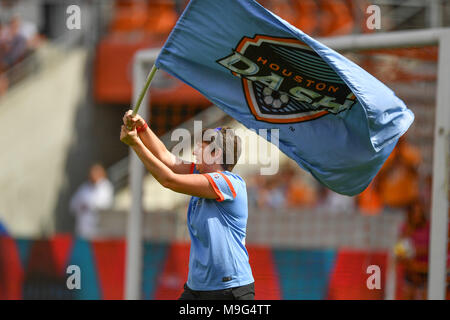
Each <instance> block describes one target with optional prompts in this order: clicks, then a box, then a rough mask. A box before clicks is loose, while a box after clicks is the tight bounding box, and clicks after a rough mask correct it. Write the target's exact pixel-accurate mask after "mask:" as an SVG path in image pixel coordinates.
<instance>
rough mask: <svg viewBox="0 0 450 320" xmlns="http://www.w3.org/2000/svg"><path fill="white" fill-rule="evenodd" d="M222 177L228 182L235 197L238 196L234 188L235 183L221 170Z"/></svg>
mask: <svg viewBox="0 0 450 320" xmlns="http://www.w3.org/2000/svg"><path fill="white" fill-rule="evenodd" d="M219 173H220V174H221V175H222V177H223V178H224V179H225V181H226V182H227V184H228V186H229V187H230V190H231V193H232V194H233V199H234V198H236V191H235V190H234V188H233V184H232V183H231V181H230V179H228V177H227V176H226V175H224V174H223V173H222V172H219Z"/></svg>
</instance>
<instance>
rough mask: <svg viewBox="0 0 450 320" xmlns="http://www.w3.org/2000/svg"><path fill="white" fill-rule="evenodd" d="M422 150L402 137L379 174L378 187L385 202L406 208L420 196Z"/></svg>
mask: <svg viewBox="0 0 450 320" xmlns="http://www.w3.org/2000/svg"><path fill="white" fill-rule="evenodd" d="M420 162H421V155H420V151H419V150H418V149H417V148H416V147H414V146H412V145H410V144H409V143H408V142H407V141H406V139H405V138H404V137H402V138H400V140H399V141H398V144H397V146H396V147H395V149H394V150H393V151H392V154H391V155H390V156H389V158H388V159H387V160H386V163H385V164H384V166H383V167H382V168H381V170H380V173H379V174H378V176H377V180H378V181H377V188H378V191H379V193H380V197H381V200H382V202H383V204H384V205H385V206H387V207H390V208H406V207H408V206H410V205H411V204H413V203H414V202H415V201H416V200H417V199H418V197H419V172H418V166H419V164H420Z"/></svg>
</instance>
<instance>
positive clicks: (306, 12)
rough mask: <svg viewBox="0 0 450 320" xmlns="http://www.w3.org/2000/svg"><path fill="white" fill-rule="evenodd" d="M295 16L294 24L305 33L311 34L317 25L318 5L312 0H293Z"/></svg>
mask: <svg viewBox="0 0 450 320" xmlns="http://www.w3.org/2000/svg"><path fill="white" fill-rule="evenodd" d="M293 5H294V8H295V11H297V17H296V19H295V21H294V23H293V24H294V25H295V26H296V27H297V28H299V29H300V30H302V31H303V32H305V33H307V34H313V33H314V31H315V30H316V29H317V26H318V25H319V19H318V18H317V17H318V15H319V7H318V5H317V3H316V2H315V1H314V0H293Z"/></svg>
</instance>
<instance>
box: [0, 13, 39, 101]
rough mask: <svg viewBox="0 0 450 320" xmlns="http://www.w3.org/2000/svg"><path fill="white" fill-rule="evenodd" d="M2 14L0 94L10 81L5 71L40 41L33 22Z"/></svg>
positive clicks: (0, 31) (0, 29) (0, 21)
mask: <svg viewBox="0 0 450 320" xmlns="http://www.w3.org/2000/svg"><path fill="white" fill-rule="evenodd" d="M2 16H6V17H7V18H5V17H3V18H1V19H0V96H1V95H3V94H4V93H5V92H6V90H7V89H8V87H9V84H10V82H11V81H12V80H11V79H10V77H9V76H8V74H7V73H6V71H8V69H10V68H11V67H13V66H14V65H15V64H17V63H18V62H20V61H21V60H22V59H23V58H25V56H26V55H27V54H29V53H30V52H32V51H33V50H35V49H36V48H37V47H38V46H39V44H40V43H41V38H40V35H39V34H38V30H37V27H36V25H35V24H34V23H31V22H27V21H22V20H21V19H20V17H19V16H18V15H16V14H7V15H2ZM6 21H7V22H6Z"/></svg>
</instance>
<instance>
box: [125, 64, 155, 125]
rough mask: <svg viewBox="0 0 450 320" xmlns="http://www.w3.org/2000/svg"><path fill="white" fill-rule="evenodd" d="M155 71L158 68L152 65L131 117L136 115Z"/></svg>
mask: <svg viewBox="0 0 450 320" xmlns="http://www.w3.org/2000/svg"><path fill="white" fill-rule="evenodd" d="M157 70H158V68H157V67H156V65H155V64H154V65H153V67H152V69H151V70H150V73H149V74H148V77H147V80H146V81H145V85H144V87H143V88H142V90H141V93H140V94H139V97H138V100H137V102H136V105H135V106H134V108H133V116H135V115H136V114H137V113H138V111H139V108H140V106H141V102H142V100H143V99H144V96H145V94H146V93H147V90H148V88H149V87H150V84H151V83H152V80H153V78H154V77H155V74H156V71H157ZM128 129H129V130H131V128H130V127H128Z"/></svg>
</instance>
